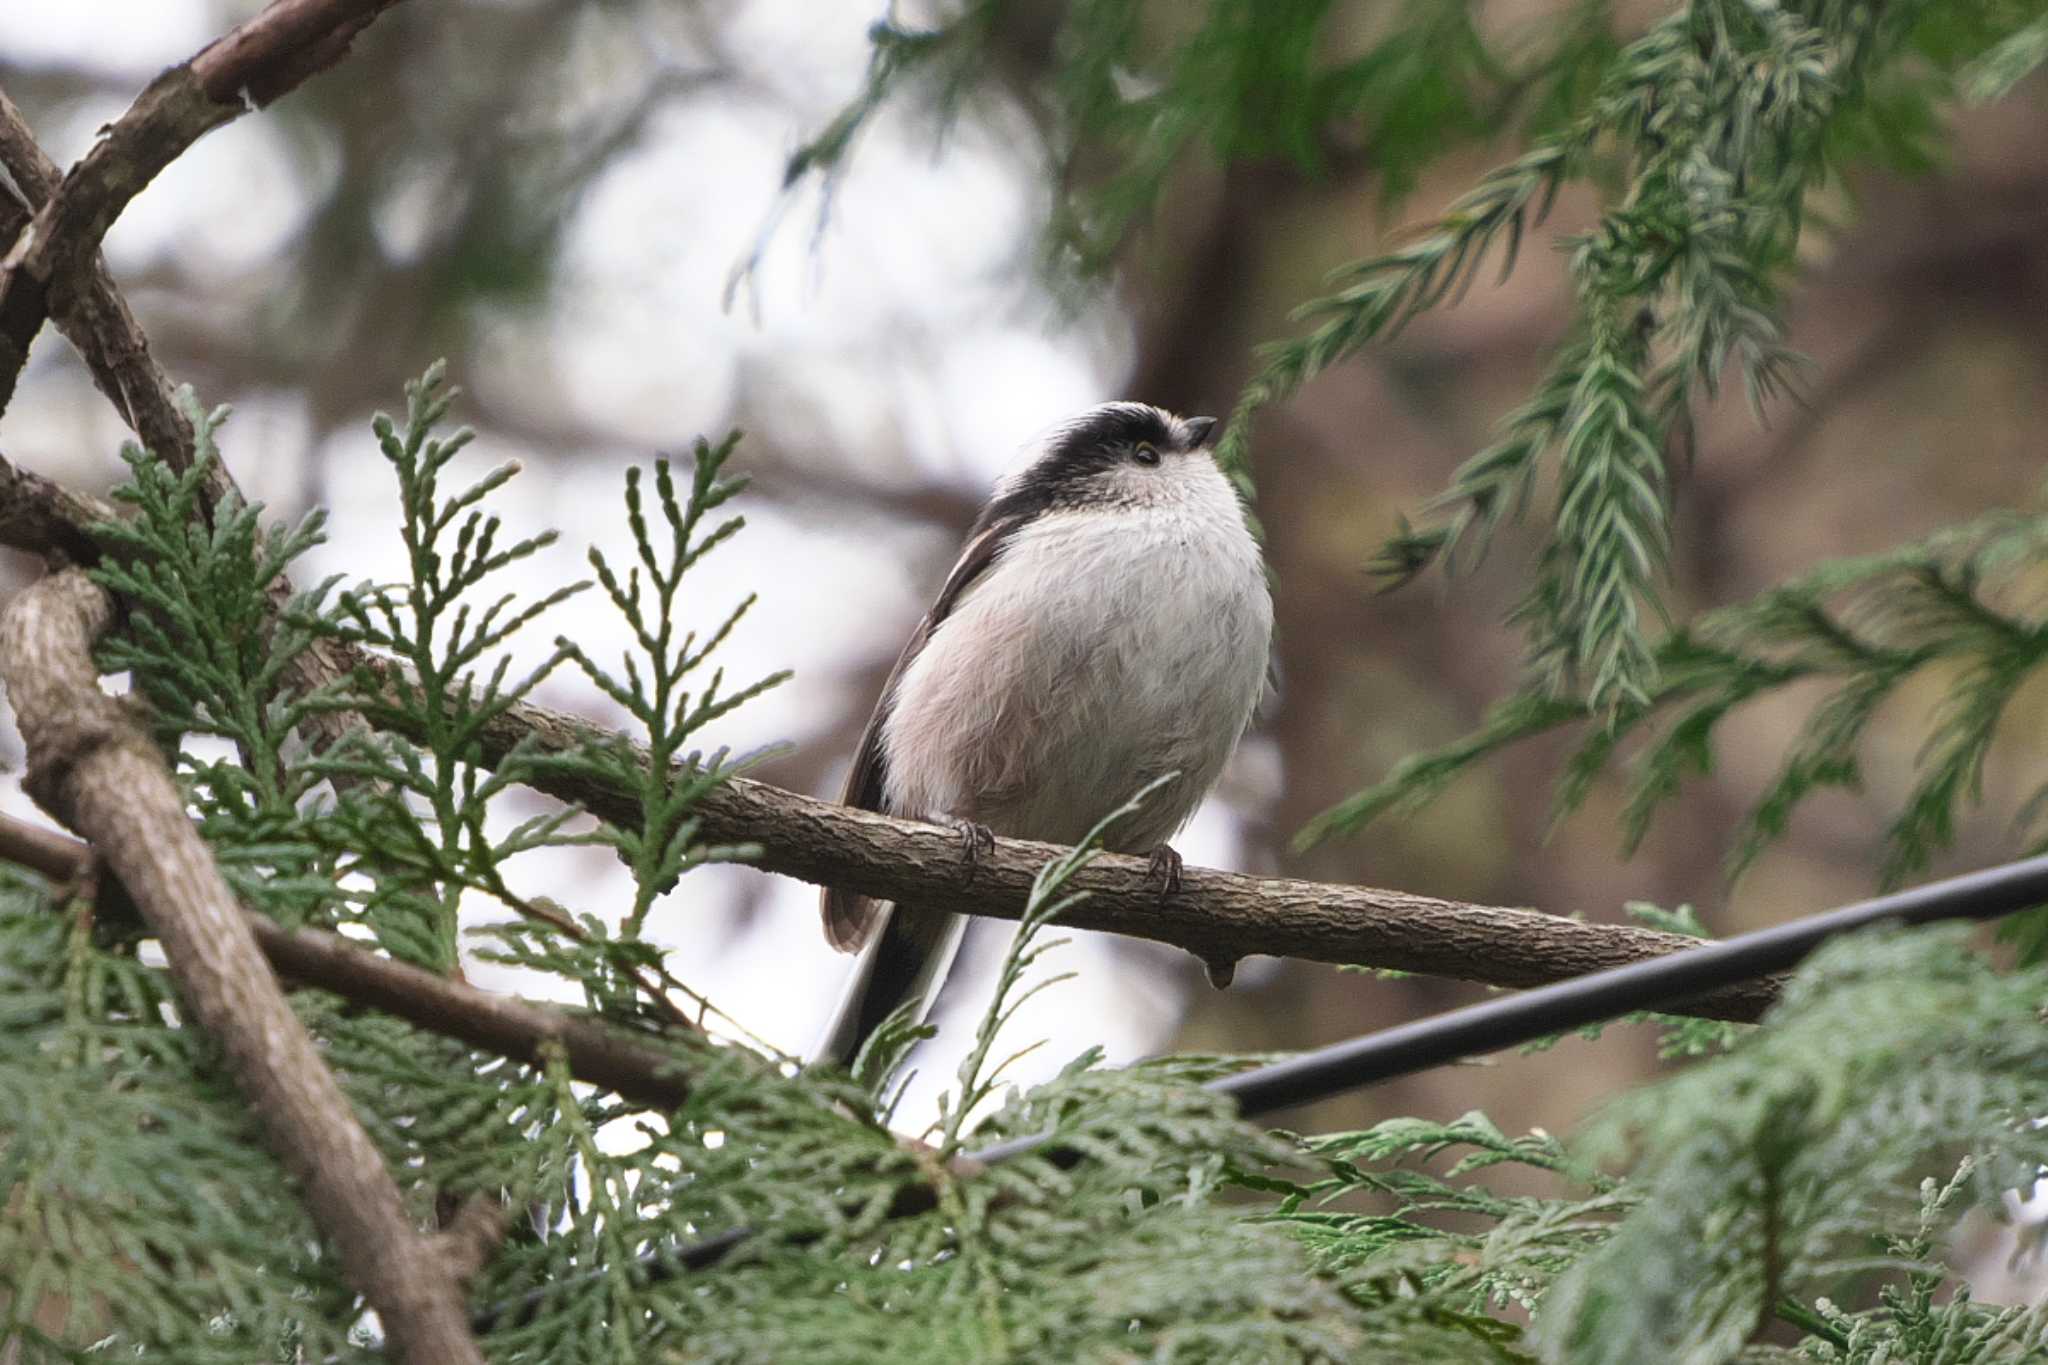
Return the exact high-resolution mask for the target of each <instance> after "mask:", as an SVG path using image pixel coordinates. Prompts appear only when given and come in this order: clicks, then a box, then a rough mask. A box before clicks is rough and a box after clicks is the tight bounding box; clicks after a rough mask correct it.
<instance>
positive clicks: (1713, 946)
mask: <svg viewBox="0 0 2048 1365" xmlns="http://www.w3.org/2000/svg"><path fill="white" fill-rule="evenodd" d="M2043 902H2048V855H2044V856H2042V857H2038V858H2027V859H2024V860H2022V861H2020V862H2016V863H2007V864H2005V865H2004V866H2002V867H1994V868H1987V869H1985V870H1984V871H1981V872H1972V873H1968V874H1966V875H1964V876H1960V877H1950V878H1948V879H1946V880H1944V881H1938V882H1929V883H1928V884H1927V885H1925V886H1916V887H1914V888H1913V889H1911V890H1909V891H1898V892H1894V893H1893V894H1891V895H1888V896H1877V897H1874V898H1872V899H1870V900H1865V901H1858V902H1856V903H1855V904H1853V905H1845V906H1843V907H1841V908H1840V909H1837V910H1830V911H1826V912H1825V913H1822V914H1818V915H1809V916H1807V917H1806V918H1804V919H1797V920H1793V921H1791V922H1789V923H1786V924H1779V925H1774V926H1772V927H1771V928H1768V929H1759V930H1757V931H1756V932H1754V933H1749V934H1741V935H1738V936H1737V937H1735V938H1730V939H1722V940H1720V941H1718V942H1714V943H1705V944H1702V945H1701V946H1700V947H1698V948H1692V949H1687V950H1684V951H1681V952H1676V953H1670V954H1667V955H1666V956H1663V957H1657V958H1652V959H1650V960H1649V961H1647V962H1634V963H1630V964H1629V965H1628V966H1625V967H1611V968H1609V969H1607V970H1606V971H1601V972H1592V973H1590V974H1588V975H1586V976H1579V977H1573V978H1572V979H1571V980H1569V981H1560V982H1557V983H1556V984H1554V985H1550V986H1538V987H1536V988H1535V989H1533V990H1526V991H1522V992H1520V993H1518V994H1515V995H1512V996H1507V997H1504V998H1502V999H1498V1000H1488V1001H1484V1002H1482V1003H1480V1004H1477V1005H1468V1006H1466V1007H1465V1008H1463V1009H1455V1010H1449V1011H1447V1012H1445V1013H1443V1014H1439V1015H1434V1016H1432V1017H1431V1018H1428V1019H1418V1020H1416V1021H1415V1022H1413V1023H1408V1024H1401V1025H1397V1026H1396V1027H1394V1028H1390V1029H1382V1030H1380V1031H1379V1032H1377V1033H1369V1034H1366V1035H1365V1036H1363V1037H1360V1038H1352V1039H1349V1040H1347V1041H1345V1042H1341V1043H1333V1044H1331V1045H1330V1046H1328V1047H1323V1048H1317V1049H1316V1050H1315V1051H1313V1052H1304V1053H1302V1054H1301V1055H1299V1056H1296V1057H1290V1058H1288V1059H1287V1060H1286V1061H1284V1062H1275V1063H1273V1064H1272V1065H1270V1066H1262V1067H1257V1068H1255V1069H1253V1070H1251V1071H1242V1072H1239V1073H1238V1074H1236V1075H1234V1076H1224V1077H1221V1078H1219V1079H1217V1080H1214V1081H1211V1082H1209V1083H1208V1085H1207V1087H1206V1088H1207V1089H1210V1090H1213V1091H1215V1092H1217V1093H1218V1094H1222V1095H1228V1096H1230V1097H1231V1098H1232V1099H1234V1100H1236V1101H1237V1106H1238V1113H1239V1114H1240V1115H1241V1116H1242V1117H1244V1118H1247V1119H1252V1118H1259V1117H1261V1116H1262V1115H1266V1114H1270V1113H1272V1112H1274V1111H1275V1110H1279V1109H1288V1108H1292V1107H1294V1106H1295V1105H1301V1104H1309V1103H1312V1102H1314V1101H1316V1100H1323V1099H1328V1098H1330V1097H1331V1096H1333V1095H1340V1094H1343V1093H1344V1092H1345V1091H1347V1090H1356V1089H1359V1088H1360V1087H1363V1086H1368V1085H1377V1084H1378V1083H1380V1082H1381V1081H1389V1080H1393V1079H1395V1078H1396V1077H1399V1076H1406V1075H1410V1074H1412V1073H1414V1072H1417V1071H1426V1070H1428V1069H1429V1068H1430V1067H1434V1066H1443V1065H1445V1064H1446V1063H1449V1062H1455V1061H1457V1060H1459V1059H1460V1058H1464V1057H1475V1056H1478V1055H1480V1054H1482V1053H1487V1052H1498V1051H1500V1050H1502V1049H1504V1048H1511V1047H1518V1046H1520V1045H1522V1044H1524V1043H1533V1042H1535V1041H1536V1040H1538V1039H1540V1038H1548V1037H1550V1036H1551V1035H1552V1034H1557V1033H1564V1032H1567V1031H1569V1030H1571V1029H1575V1028H1580V1027H1583V1026H1584V1025H1587V1024H1596V1023H1600V1022H1601V1021H1603V1020H1607V1019H1614V1018H1617V1017H1619V1016H1621V1015H1624V1014H1629V1013H1632V1012H1634V1011H1636V1010H1656V1011H1660V1012H1666V1013H1668V1012H1670V1011H1672V1010H1673V1009H1675V1008H1676V1007H1678V1006H1682V1005H1683V1004H1685V1002H1686V1001H1688V1000H1693V999H1697V998H1698V997H1700V996H1702V995H1707V994H1710V993H1711V992H1713V991H1716V990H1720V989H1721V988H1723V987H1726V986H1733V985H1735V984H1737V983H1738V982H1742V981H1748V980H1751V979H1753V978H1755V977H1759V976H1768V975H1769V974H1771V973H1772V972H1781V971H1784V970H1786V969H1788V968H1790V967H1793V966H1796V965H1798V963H1799V961H1800V960H1801V959H1802V958H1804V957H1805V956H1806V955H1807V954H1808V953H1811V952H1812V951H1813V950H1814V949H1815V948H1817V947H1819V946H1820V945H1821V944H1822V943H1823V942H1825V941H1826V940H1827V939H1829V938H1832V937H1833V936H1834V935H1836V934H1840V933H1845V932H1847V931H1849V930H1852V929H1861V928H1865V927H1867V926H1869V925H1873V924H1882V923H1895V924H1908V925H1914V924H1932V923H1935V922H1937V921H1941V920H1961V919H1975V920H1985V919H1997V918H2000V917H2001V916H2004V915H2010V914H2013V913H2015V912H2017V911H2020V910H2025V909H2027V908H2028V907H2029V906H2034V905H2040V904H2042V903H2043ZM1048 1141H1050V1135H1048V1134H1042V1133H1041V1134H1036V1135H1033V1136H1029V1137H1021V1138H1012V1139H1010V1140H1009V1141H1007V1142H999V1143H996V1144H995V1145H994V1146H991V1147H985V1148H983V1149H981V1150H980V1151H976V1152H969V1153H967V1158H968V1159H969V1160H972V1161H978V1162H980V1163H982V1164H984V1165H993V1164H995V1163H997V1162H1001V1161H1008V1160H1010V1159H1012V1158H1014V1157H1019V1156H1023V1155H1026V1154H1027V1153H1030V1152H1035V1151H1038V1150H1039V1149H1041V1148H1043V1147H1044V1146H1045V1145H1046V1143H1047V1142H1048ZM1048 1155H1049V1156H1051V1157H1053V1158H1054V1159H1055V1160H1060V1159H1068V1164H1071V1160H1074V1159H1078V1158H1076V1157H1074V1154H1073V1153H1070V1152H1061V1151H1055V1152H1052V1153H1048ZM748 1235H749V1234H748V1230H747V1229H745V1228H739V1229H735V1230H733V1231H730V1232H726V1233H722V1234H720V1235H719V1236H718V1237H715V1238H712V1239H710V1240H708V1241H705V1242H700V1243H696V1244H694V1245H692V1246H690V1247H687V1248H685V1249H684V1250H682V1251H681V1252H678V1253H673V1254H671V1255H668V1256H661V1257H658V1258H650V1259H649V1260H648V1261H647V1263H646V1266H647V1274H648V1278H649V1280H650V1281H659V1280H666V1279H671V1278H674V1277H675V1276H677V1275H680V1274H682V1273H683V1272H685V1271H688V1270H702V1269H705V1268H707V1267H709V1266H712V1265H716V1264H717V1263H718V1262H719V1261H721V1260H723V1259H724V1258H725V1256H726V1254H727V1253H729V1252H730V1251H731V1250H732V1249H733V1248H734V1247H737V1246H738V1245H740V1243H742V1242H743V1241H745V1240H746V1238H747V1236H748ZM555 1292H560V1290H559V1289H557V1290H556V1291H555ZM543 1297H544V1292H543V1291H536V1292H535V1293H533V1294H529V1295H527V1296H525V1297H524V1298H521V1299H519V1300H516V1301H514V1302H511V1303H504V1304H497V1305H494V1306H492V1307H490V1308H487V1309H485V1310H484V1311H483V1313H481V1314H480V1315H479V1316H478V1317H477V1318H476V1319H475V1320H474V1321H475V1326H476V1329H477V1330H478V1331H480V1332H482V1331H488V1330H490V1329H491V1328H493V1327H496V1326H498V1325H499V1324H501V1323H503V1322H507V1321H520V1320H523V1319H524V1318H525V1316H526V1315H527V1313H528V1312H529V1311H530V1310H531V1309H532V1308H534V1307H536V1306H538V1304H539V1303H540V1302H541V1301H542V1299H543Z"/></svg>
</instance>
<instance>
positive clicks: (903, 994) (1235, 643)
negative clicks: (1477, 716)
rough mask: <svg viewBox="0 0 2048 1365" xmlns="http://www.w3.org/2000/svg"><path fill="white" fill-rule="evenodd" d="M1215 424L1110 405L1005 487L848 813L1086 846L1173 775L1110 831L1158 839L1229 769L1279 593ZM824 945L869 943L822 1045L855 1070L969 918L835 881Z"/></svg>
mask: <svg viewBox="0 0 2048 1365" xmlns="http://www.w3.org/2000/svg"><path fill="white" fill-rule="evenodd" d="M1215 431H1216V420H1215V419H1214V418H1211V417H1176V416H1174V415H1173V414H1172V413H1169V412H1166V411H1163V410H1161V409H1159V408H1155V407H1151V406H1149V405H1147V404H1144V403H1107V404H1104V405H1102V406H1101V407H1097V408H1093V409H1091V410H1089V411H1088V412H1085V413H1083V414H1081V415H1080V416H1079V417H1076V418H1075V419H1074V420H1072V421H1071V422H1068V423H1066V424H1065V425H1063V426H1061V427H1058V428H1055V429H1054V430H1053V431H1052V432H1050V433H1049V434H1047V435H1046V436H1045V437H1044V438H1042V439H1041V440H1040V441H1039V442H1038V443H1036V444H1035V445H1034V447H1033V448H1032V449H1031V450H1030V452H1029V458H1028V460H1027V461H1026V462H1024V463H1023V464H1022V465H1021V466H1020V467H1019V468H1018V470H1017V472H1015V473H1013V474H1011V475H1010V476H1008V477H1006V478H1005V479H1003V480H1002V481H1001V482H1000V483H999V484H997V486H996V488H995V491H994V493H993V494H992V496H991V497H990V499H989V501H988V503H987V505H986V506H984V507H983V508H982V510H981V514H980V515H979V516H978V517H977V518H976V519H975V522H974V526H973V528H972V529H971V530H970V531H969V533H968V536H967V542H966V544H965V545H964V546H963V547H962V549H961V551H960V557H959V560H958V561H957V562H956V563H955V564H954V565H953V570H952V572H951V573H949V574H948V575H947V576H946V581H945V585H944V586H943V587H942V588H941V589H940V590H939V596H938V600H937V601H936V602H934V603H933V604H932V608H931V610H930V611H929V612H927V613H926V614H925V617H924V619H923V620H922V621H921V622H919V623H918V626H917V629H916V630H915V631H914V632H912V634H911V637H910V640H909V642H908V643H907V644H905V645H904V647H903V652H902V654H901V656H900V657H898V659H897V660H896V666H895V668H894V669H893V670H891V672H890V674H889V679H888V681H887V682H886V683H885V684H884V685H883V687H882V695H881V700H880V701H879V702H878V703H877V704H876V706H875V712H874V715H873V717H872V718H870V719H869V721H868V725H867V729H866V731H865V733H863V734H862V736H861V741H860V749H859V751H858V753H857V754H856V755H855V758H854V762H853V770H852V772H851V774H850V775H849V777H848V779H847V784H846V794H845V797H844V801H845V803H846V804H847V805H849V806H855V807H858V808H860V809H863V810H873V811H881V812H885V813H887V814H891V815H898V816H903V817H905V818H908V819H922V820H930V821H934V822H936V823H943V824H947V825H950V826H952V827H953V828H955V829H958V830H960V831H961V833H962V837H963V839H964V840H965V841H966V848H967V852H968V853H969V855H970V856H972V855H973V854H974V853H975V851H976V849H977V845H980V846H984V847H985V846H986V841H987V839H988V837H989V836H990V835H992V834H1001V835H1006V836H1009V837H1013V838H1020V839H1038V840H1043V841H1045V842H1048V843H1058V844H1074V843H1078V842H1080V840H1081V839H1083V838H1084V837H1086V835H1087V834H1088V832H1089V831H1090V830H1091V829H1093V828H1094V827H1095V825H1096V824H1097V823H1099V822H1100V821H1101V820H1102V819H1103V817H1104V816H1106V815H1108V814H1109V813H1110V812H1111V811H1113V810H1115V809H1116V808H1117V807H1118V806H1120V805H1122V804H1123V803H1124V802H1125V801H1127V800H1129V799H1130V797H1131V796H1132V795H1133V794H1134V793H1136V792H1137V791H1138V790H1139V789H1140V788H1142V787H1144V786H1145V785H1146V784H1147V783H1150V782H1153V781H1155V780H1158V779H1160V778H1163V777H1165V776H1166V775H1167V774H1169V773H1171V774H1175V776H1174V777H1173V778H1172V780H1170V781H1168V782H1166V783H1165V784H1164V785H1163V786H1162V787H1160V789H1159V790H1158V791H1156V792H1154V793H1153V794H1152V795H1151V796H1150V797H1149V798H1148V799H1147V800H1146V802H1145V803H1144V805H1143V806H1142V807H1141V808H1140V809H1139V810H1138V811H1137V812H1136V813H1135V814H1134V815H1132V816H1129V817H1127V818H1126V819H1124V820H1122V821H1120V822H1119V823H1118V825H1117V826H1115V827H1113V828H1112V829H1111V830H1110V831H1109V833H1108V836H1107V839H1106V845H1107V847H1108V848H1109V849H1110V850H1111V851H1112V852H1118V853H1149V854H1151V855H1152V858H1153V871H1154V875H1155V876H1157V877H1158V878H1160V880H1161V884H1162V888H1163V891H1164V890H1165V889H1175V888H1177V886H1178V879H1179V871H1180V857H1179V855H1178V854H1176V853H1174V852H1173V850H1172V848H1171V847H1170V846H1169V845H1168V844H1167V842H1166V841H1167V840H1168V839H1170V838H1171V837H1172V836H1173V834H1174V833H1175V832H1176V831H1177V830H1179V829H1180V827H1181V826H1182V825H1183V824H1185V823H1186V822H1187V819H1188V817H1189V816H1190V815H1192V814H1193V813H1194V810H1195V807H1196V806H1197V805H1199V804H1200V803H1201V800H1202V797H1203V796H1204V795H1205V794H1206V793H1207V792H1208V790H1209V788H1210V787H1211V786H1212V785H1214V783H1215V781H1216V779H1217V777H1218V776H1219V775H1220V774H1221V773H1222V771H1223V765H1224V762H1225V761H1226V760H1227V759H1228V758H1229V757H1230V753H1231V750H1232V749H1233V748H1234V747H1235V746H1236V744H1237V741H1238V738H1239V736H1241V735H1242V734H1243V733H1244V731H1245V728H1246V726H1248V725H1249V724H1250V723H1251V719H1252V714H1253V711H1254V710H1255V708H1256V707H1257V705H1258V702H1259V698H1260V696H1261V695H1262V693H1263V692H1264V690H1265V685H1266V669H1267V658H1268V654H1269V652H1270V648H1271V642H1272V635H1273V602H1272V596H1271V593H1270V592H1269V590H1268V588H1267V583H1266V571H1265V565H1264V562H1263V561H1262V559H1261V558H1260V554H1259V546H1258V542H1257V541H1256V540H1254V539H1253V537H1252V534H1251V531H1250V529H1249V528H1248V527H1247V525H1246V522H1245V515H1244V508H1243V506H1242V504H1241V503H1240V502H1239V500H1238V496H1237V490H1236V489H1235V488H1233V487H1232V485H1231V483H1230V481H1229V480H1228V479H1227V478H1225V477H1224V475H1223V472H1222V470H1221V469H1219V468H1218V467H1217V465H1216V460H1215V455H1214V453H1213V450H1212V449H1211V444H1210V443H1211V440H1212V438H1213V436H1214V434H1215ZM823 912H824V920H825V935H826V937H827V938H828V939H829V940H830V941H831V942H832V944H833V946H834V947H836V948H839V949H841V950H843V951H847V952H858V953H859V954H860V957H859V960H858V962H857V963H856V966H855V969H854V971H853V973H852V975H851V977H850V978H849V981H848V984H847V987H846V989H845V992H844V994H843V996H842V998H841V1000H840V1002H839V1005H838V1008H837V1009H836V1010H835V1011H834V1013H833V1015H832V1017H831V1020H830V1022H829V1023H828V1025H827V1027H826V1030H825V1034H824V1037H823V1039H822V1040H821V1041H820V1043H819V1045H818V1047H817V1048H816V1049H815V1050H814V1055H815V1056H816V1057H817V1058H818V1059H820V1060H827V1061H835V1062H841V1063H845V1062H850V1061H851V1060H852V1059H853V1058H854V1057H855V1056H856V1055H857V1054H858V1053H859V1051H860V1048H861V1047H862V1046H863V1045H864V1044H865V1043H866V1041H867V1040H868V1038H869V1037H870V1036H871V1035H872V1034H873V1032H874V1030H875V1029H876V1027H877V1026H879V1025H880V1024H881V1023H882V1021H883V1020H884V1019H886V1018H887V1017H888V1016H889V1015H890V1013H891V1012H893V1011H894V1010H896V1009H897V1008H898V1007H899V1006H902V1005H904V1004H906V1003H909V1002H913V1001H915V1002H917V1005H918V1017H919V1018H922V1015H923V1012H924V1011H926V1010H928V1009H929V1008H930V1005H931V1002H932V999H933V998H934V997H935V996H936V995H937V993H938V989H939V987H940V985H941V984H943V982H944V979H945V975H946V972H947V971H948V969H949V968H950V966H951V962H952V958H953V954H954V952H955V951H956V950H957V948H958V947H959V943H960V938H961V935H962V933H963V931H964V929H965V927H966V918H965V917H964V916H961V915H955V914H949V913H945V912H934V911H929V910H924V909H917V910H912V909H908V908H902V907H897V906H894V905H891V904H889V903H887V902H878V901H874V900H871V899H868V898H867V897H864V896H858V895H854V894H852V893H850V892H845V891H837V890H829V889H828V890H827V891H826V892H825V894H824V902H823Z"/></svg>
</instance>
